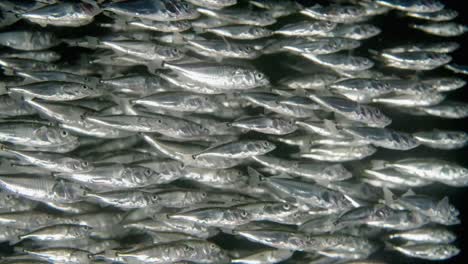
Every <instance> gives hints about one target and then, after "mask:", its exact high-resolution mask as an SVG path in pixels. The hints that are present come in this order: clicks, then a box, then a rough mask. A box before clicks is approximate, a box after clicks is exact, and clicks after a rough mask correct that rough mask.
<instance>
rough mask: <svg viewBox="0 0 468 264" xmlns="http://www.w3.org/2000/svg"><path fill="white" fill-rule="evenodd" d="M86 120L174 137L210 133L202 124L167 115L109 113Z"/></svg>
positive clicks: (121, 128) (112, 126) (89, 117)
mask: <svg viewBox="0 0 468 264" xmlns="http://www.w3.org/2000/svg"><path fill="white" fill-rule="evenodd" d="M86 120H88V121H89V122H93V123H96V124H98V125H102V126H107V127H111V128H116V129H120V130H125V131H130V132H153V133H154V132H158V133H161V134H163V135H167V136H169V137H174V138H191V137H197V136H204V135H208V132H209V131H208V129H206V128H204V127H202V126H201V125H199V124H197V123H195V122H191V121H189V120H185V119H182V118H176V117H171V116H166V115H156V114H151V115H145V116H137V115H109V116H87V117H86Z"/></svg>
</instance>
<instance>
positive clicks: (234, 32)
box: [206, 25, 273, 40]
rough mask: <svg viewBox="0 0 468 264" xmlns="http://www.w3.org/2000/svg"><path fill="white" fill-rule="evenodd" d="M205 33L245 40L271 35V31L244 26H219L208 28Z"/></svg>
mask: <svg viewBox="0 0 468 264" xmlns="http://www.w3.org/2000/svg"><path fill="white" fill-rule="evenodd" d="M206 31H207V32H210V33H213V34H216V35H220V36H223V37H229V38H233V39H245V40H249V39H250V40H252V39H259V38H264V37H269V36H271V35H272V34H273V32H272V31H271V30H269V29H266V28H263V27H255V26H246V25H233V26H219V27H214V28H208V29H206Z"/></svg>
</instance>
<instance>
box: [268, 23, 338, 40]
mask: <svg viewBox="0 0 468 264" xmlns="http://www.w3.org/2000/svg"><path fill="white" fill-rule="evenodd" d="M335 27H336V24H335V23H333V22H328V21H317V22H309V21H304V22H299V23H294V24H289V25H285V26H283V27H281V28H280V29H278V30H276V31H275V34H280V35H285V36H295V37H310V36H315V35H317V34H320V33H323V32H328V31H331V30H333V29H334V28H335Z"/></svg>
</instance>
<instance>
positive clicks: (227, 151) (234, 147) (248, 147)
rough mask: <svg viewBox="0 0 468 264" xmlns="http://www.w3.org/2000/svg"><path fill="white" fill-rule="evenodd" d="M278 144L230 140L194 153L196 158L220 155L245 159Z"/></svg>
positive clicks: (261, 153) (266, 151) (262, 141)
mask: <svg viewBox="0 0 468 264" xmlns="http://www.w3.org/2000/svg"><path fill="white" fill-rule="evenodd" d="M275 148H276V146H275V145H274V144H273V143H271V142H269V141H266V140H245V141H235V142H228V143H226V144H222V145H219V146H214V147H211V148H208V149H206V150H204V151H201V152H199V153H196V154H194V155H192V157H193V158H194V159H198V158H204V157H220V158H231V159H245V158H248V157H252V156H258V155H263V154H266V153H268V152H270V151H273V150H274V149H275Z"/></svg>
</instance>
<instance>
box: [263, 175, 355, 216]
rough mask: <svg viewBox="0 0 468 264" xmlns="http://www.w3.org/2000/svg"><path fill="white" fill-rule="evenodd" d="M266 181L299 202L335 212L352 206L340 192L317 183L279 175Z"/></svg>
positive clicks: (274, 188) (273, 187) (276, 189)
mask: <svg viewBox="0 0 468 264" xmlns="http://www.w3.org/2000/svg"><path fill="white" fill-rule="evenodd" d="M266 181H267V184H268V186H269V187H271V188H272V189H273V190H275V191H278V192H280V193H282V194H284V196H286V197H290V198H292V199H293V200H296V201H297V203H300V204H306V205H310V206H313V207H318V208H323V209H327V210H330V211H336V212H339V211H342V210H347V209H350V208H352V207H353V206H352V203H351V202H350V200H348V198H347V197H346V196H345V195H343V194H342V193H340V192H337V191H333V190H330V189H327V188H325V187H322V186H320V185H317V184H312V183H308V182H304V181H299V180H292V179H285V178H279V177H270V178H267V179H266Z"/></svg>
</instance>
